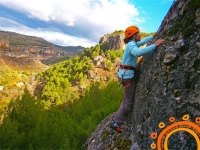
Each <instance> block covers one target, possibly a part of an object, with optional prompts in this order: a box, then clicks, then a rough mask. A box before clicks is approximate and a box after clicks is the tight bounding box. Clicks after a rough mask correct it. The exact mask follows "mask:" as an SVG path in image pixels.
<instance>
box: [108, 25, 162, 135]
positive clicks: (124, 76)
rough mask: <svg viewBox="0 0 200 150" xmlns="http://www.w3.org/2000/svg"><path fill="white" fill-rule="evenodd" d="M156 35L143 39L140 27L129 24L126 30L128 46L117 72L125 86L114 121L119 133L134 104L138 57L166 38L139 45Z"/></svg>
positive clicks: (125, 40) (114, 126)
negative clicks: (143, 46) (147, 44)
mask: <svg viewBox="0 0 200 150" xmlns="http://www.w3.org/2000/svg"><path fill="white" fill-rule="evenodd" d="M155 35H156V33H155V34H153V35H151V36H148V37H146V38H143V39H142V40H141V34H140V30H139V28H138V27H136V26H129V27H127V28H126V30H125V39H124V43H125V44H126V47H125V51H124V54H123V56H122V61H121V64H120V66H119V69H118V72H117V74H118V80H119V82H120V83H121V84H122V85H123V88H124V98H123V101H122V103H121V106H120V108H119V109H118V111H117V112H116V114H115V118H114V122H113V123H112V127H113V129H115V130H116V131H117V132H119V133H121V132H122V128H121V125H122V124H123V123H124V121H125V119H126V118H127V117H128V114H129V112H130V111H131V110H132V108H133V104H134V97H135V96H134V90H135V88H134V87H135V86H134V80H133V79H134V76H135V73H136V67H137V59H138V57H140V56H143V55H145V54H147V53H149V52H151V51H153V50H155V49H156V47H158V46H160V45H161V44H162V43H163V42H164V40H163V39H159V40H157V41H156V42H155V43H154V44H152V45H149V46H147V47H145V48H139V47H140V46H142V45H144V44H146V43H147V42H149V41H150V40H152V39H153V38H154V37H155Z"/></svg>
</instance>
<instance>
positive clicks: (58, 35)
mask: <svg viewBox="0 0 200 150" xmlns="http://www.w3.org/2000/svg"><path fill="white" fill-rule="evenodd" d="M0 22H1V24H0V30H3V31H12V32H17V33H21V34H24V35H31V36H36V37H41V38H43V39H45V40H47V41H49V42H51V43H54V44H57V45H62V46H69V45H71V46H80V45H81V46H84V47H90V46H93V45H95V43H94V42H92V41H89V40H88V39H85V38H78V37H75V36H70V35H67V34H64V33H62V32H58V31H55V30H54V29H42V28H39V29H34V28H29V27H27V26H25V25H23V24H20V23H17V22H15V21H12V20H9V19H6V18H3V17H0Z"/></svg>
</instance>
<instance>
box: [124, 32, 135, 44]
mask: <svg viewBox="0 0 200 150" xmlns="http://www.w3.org/2000/svg"><path fill="white" fill-rule="evenodd" d="M137 33H138V32H137ZM137 33H135V34H133V35H132V36H130V37H128V38H125V39H124V43H125V44H128V43H129V42H130V41H131V40H133V39H135V37H136V34H137Z"/></svg>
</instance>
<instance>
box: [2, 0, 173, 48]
mask: <svg viewBox="0 0 200 150" xmlns="http://www.w3.org/2000/svg"><path fill="white" fill-rule="evenodd" d="M173 1H174V0H82V1H81V0H0V30H3V31H12V32H17V33H21V34H25V35H31V36H37V37H41V38H43V39H45V40H47V41H49V42H51V43H54V44H57V45H62V46H84V47H90V46H94V45H96V44H98V42H99V38H100V37H101V36H103V35H105V34H107V33H112V32H114V31H115V30H125V29H126V27H128V26H130V25H136V26H138V27H139V28H140V30H141V31H142V32H155V31H157V29H158V28H159V26H160V24H161V22H162V20H163V18H164V17H165V15H166V13H167V12H168V10H169V8H170V6H171V4H172V3H173Z"/></svg>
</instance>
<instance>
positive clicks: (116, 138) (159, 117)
mask: <svg viewBox="0 0 200 150" xmlns="http://www.w3.org/2000/svg"><path fill="white" fill-rule="evenodd" d="M199 11H200V1H198V0H176V1H174V3H173V5H172V6H171V8H170V10H169V11H168V13H167V15H166V17H165V18H164V20H163V22H162V24H161V26H160V28H159V30H158V35H157V37H156V38H155V39H154V40H153V42H155V41H156V40H157V39H158V38H164V39H165V44H164V45H162V46H160V47H159V48H158V49H157V50H155V51H154V52H152V53H150V54H148V55H146V56H145V62H144V64H143V66H142V68H141V76H140V80H139V83H138V85H137V89H136V96H135V102H134V107H133V110H132V112H131V113H130V116H129V117H128V118H127V120H126V121H125V123H124V125H123V126H122V128H123V130H124V131H123V133H121V134H120V133H116V132H115V131H113V130H112V129H110V127H109V126H110V123H111V122H112V119H113V117H114V114H111V115H110V116H108V117H107V118H105V120H103V121H102V122H101V123H100V124H99V126H98V127H97V128H96V130H95V131H94V132H93V134H92V135H91V138H89V139H88V141H87V142H86V146H87V149H88V150H103V149H107V150H108V149H115V150H119V149H120V150H122V149H123V150H124V149H130V150H139V149H140V150H147V149H151V146H150V145H151V144H152V143H155V145H153V146H156V147H157V148H158V147H159V143H157V140H158V138H157V139H154V140H153V139H152V138H151V137H150V134H151V133H152V132H156V133H157V135H158V136H159V134H160V133H161V132H162V131H163V129H161V128H159V126H160V127H161V125H160V124H159V123H160V122H163V123H164V124H165V127H164V129H165V128H166V127H169V126H170V125H171V124H173V123H171V122H170V121H169V118H170V117H171V116H173V117H175V122H174V123H177V122H181V121H183V120H187V121H186V122H191V123H193V124H195V125H196V126H197V127H198V131H197V130H195V129H194V128H192V127H191V128H190V130H192V131H193V130H194V131H195V132H194V134H195V135H196V136H197V138H199V139H200V135H199V131H200V129H199V128H200V124H198V122H195V120H197V119H196V118H197V117H200V46H199V43H200V30H199V29H200V26H199ZM185 114H188V115H189V119H188V118H187V117H186V119H185V118H184V117H183V116H184V115H185ZM158 125H159V126H158ZM184 129H185V128H184ZM165 136H167V135H165ZM197 142H198V143H199V141H198V140H197V139H195V137H194V136H193V135H192V134H190V133H189V132H186V131H185V130H184V131H183V130H182V131H178V132H176V133H174V134H172V135H171V136H170V138H169V140H168V143H167V146H168V149H171V150H172V149H173V150H175V149H181V150H191V149H195V150H196V149H198V148H197ZM157 148H156V149H157Z"/></svg>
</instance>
